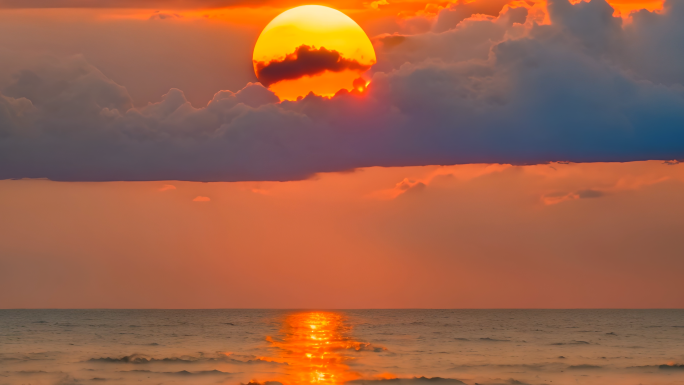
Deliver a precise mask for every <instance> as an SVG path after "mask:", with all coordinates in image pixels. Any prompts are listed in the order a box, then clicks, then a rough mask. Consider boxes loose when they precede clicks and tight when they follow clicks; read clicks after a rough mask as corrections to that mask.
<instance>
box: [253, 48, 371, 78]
mask: <svg viewBox="0 0 684 385" xmlns="http://www.w3.org/2000/svg"><path fill="white" fill-rule="evenodd" d="M370 67H371V65H367V64H361V63H359V62H357V61H356V60H351V59H345V58H344V57H342V55H341V54H340V53H339V52H337V51H335V50H328V49H326V48H325V47H321V48H318V49H316V48H315V47H310V46H308V45H302V46H300V47H298V48H297V49H296V50H295V52H293V53H291V54H289V55H287V56H286V57H285V58H284V59H282V60H272V61H270V62H268V63H266V62H257V63H256V73H257V78H259V81H260V82H261V84H263V85H265V86H267V87H268V86H270V85H271V84H274V83H277V82H279V81H281V80H293V79H299V78H301V77H304V76H314V75H319V74H322V73H323V72H325V71H331V72H341V71H344V70H354V71H367V70H368V69H369V68H370Z"/></svg>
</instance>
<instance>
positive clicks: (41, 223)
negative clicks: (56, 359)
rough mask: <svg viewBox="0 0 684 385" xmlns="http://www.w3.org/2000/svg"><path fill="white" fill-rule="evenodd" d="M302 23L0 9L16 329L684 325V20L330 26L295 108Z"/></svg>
mask: <svg viewBox="0 0 684 385" xmlns="http://www.w3.org/2000/svg"><path fill="white" fill-rule="evenodd" d="M303 4H305V3H301V2H298V1H294V0H263V1H257V2H255V1H249V2H247V1H239V0H225V1H208V0H207V1H204V0H175V1H163V2H162V1H157V0H143V1H128V0H105V1H98V2H93V1H88V0H51V1H49V2H48V1H43V0H22V1H14V0H0V186H1V187H0V308H403V307H415V308H660V307H665V308H671V307H677V308H681V307H683V306H684V296H682V294H681V293H684V283H682V282H681V279H680V278H679V277H680V276H681V274H682V273H683V272H684V260H682V258H681V255H684V244H683V243H682V242H681V240H680V238H681V236H680V234H681V233H682V231H683V230H684V219H682V218H684V216H683V215H682V214H684V204H682V203H681V196H682V193H683V192H684V166H682V163H680V162H679V161H680V160H684V129H683V127H684V48H682V47H684V22H683V21H684V20H683V19H684V3H682V2H680V1H672V0H670V1H660V0H657V1H649V0H640V1H632V0H613V1H605V0H592V1H590V2H585V1H572V2H570V1H568V0H547V1H520V0H514V1H507V0H474V1H436V2H432V1H425V0H380V1H356V0H331V1H328V2H322V3H318V4H321V5H326V6H330V7H333V8H335V9H338V10H340V11H342V12H344V13H345V14H346V15H348V16H349V17H351V18H352V19H353V20H354V21H356V22H357V23H358V24H359V25H360V27H361V28H363V30H364V31H365V32H366V34H367V36H368V38H369V39H370V41H371V42H372V44H373V47H374V50H375V54H376V59H377V60H376V63H375V64H374V65H373V66H372V67H370V69H369V70H368V71H367V72H365V73H364V74H363V76H364V79H365V80H366V81H367V84H368V85H367V88H365V89H363V90H362V92H340V93H338V94H336V95H335V96H333V97H322V96H317V95H313V94H312V95H308V96H306V97H304V98H303V99H301V100H292V101H286V100H280V99H279V97H278V96H277V95H276V94H275V93H274V92H273V90H272V89H269V88H268V87H267V86H269V84H266V86H264V85H262V84H261V83H259V79H258V78H257V76H256V75H255V73H254V66H253V62H252V55H253V49H254V46H255V44H256V41H257V39H258V37H259V34H260V32H261V31H262V30H263V29H264V27H265V26H266V25H267V24H268V23H269V22H270V21H271V20H272V19H273V18H274V17H276V16H277V15H279V14H280V13H281V12H283V11H285V10H287V9H290V8H292V7H295V6H298V5H303ZM48 7H49V8H48ZM317 52H318V53H321V52H322V53H325V54H328V53H330V51H323V50H320V51H317ZM333 52H334V51H333ZM290 64H291V63H290ZM288 65H289V64H288ZM292 65H297V63H294V64H292ZM363 69H364V70H365V69H366V67H363ZM298 70H302V69H301V68H299V69H298ZM318 70H320V69H318Z"/></svg>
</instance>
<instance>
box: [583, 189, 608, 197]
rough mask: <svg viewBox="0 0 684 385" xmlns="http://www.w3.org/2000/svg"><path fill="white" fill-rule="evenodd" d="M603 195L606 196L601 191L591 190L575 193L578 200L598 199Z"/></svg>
mask: <svg viewBox="0 0 684 385" xmlns="http://www.w3.org/2000/svg"><path fill="white" fill-rule="evenodd" d="M604 195H606V194H605V193H604V192H603V191H599V190H592V189H587V190H580V191H578V192H577V196H578V197H580V199H587V198H600V197H602V196H604Z"/></svg>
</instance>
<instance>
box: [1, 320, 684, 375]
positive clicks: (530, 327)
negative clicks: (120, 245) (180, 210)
mask: <svg viewBox="0 0 684 385" xmlns="http://www.w3.org/2000/svg"><path fill="white" fill-rule="evenodd" d="M250 382H251V383H252V384H253V385H254V384H255V383H260V384H264V383H266V384H268V385H277V384H275V383H276V382H279V383H281V384H285V385H288V384H321V385H335V384H343V383H350V384H357V385H362V384H369V385H370V384H379V385H382V384H386V385H419V384H433V385H457V384H462V383H463V384H468V385H474V384H481V385H485V384H489V385H491V384H551V383H553V384H602V385H612V384H633V385H637V384H684V310H345V311H283V310H0V384H32V385H40V384H48V385H72V384H107V385H109V384H112V385H114V384H198V385H202V384H235V385H238V384H248V383H250ZM269 383H270V384H269Z"/></svg>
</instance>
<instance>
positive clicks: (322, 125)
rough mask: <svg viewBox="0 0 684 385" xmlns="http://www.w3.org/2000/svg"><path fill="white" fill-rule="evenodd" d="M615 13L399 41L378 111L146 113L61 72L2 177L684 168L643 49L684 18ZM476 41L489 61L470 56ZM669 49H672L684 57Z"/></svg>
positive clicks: (259, 105)
mask: <svg viewBox="0 0 684 385" xmlns="http://www.w3.org/2000/svg"><path fill="white" fill-rule="evenodd" d="M606 6H607V4H605V2H604V1H603V0H593V1H592V3H589V4H588V5H587V4H583V3H580V4H578V5H574V6H572V5H570V4H569V3H568V2H567V0H550V1H549V7H550V12H551V14H552V15H551V16H552V20H554V24H553V25H550V26H548V25H543V26H537V25H535V24H534V23H532V22H530V21H528V22H527V24H526V26H525V27H523V26H522V25H520V24H519V23H517V22H513V21H512V20H513V19H512V17H513V18H515V20H518V21H520V20H521V15H523V12H522V11H516V10H509V11H508V12H507V13H504V14H502V15H501V16H500V17H499V18H493V19H488V20H464V21H462V22H461V23H459V25H458V26H457V27H456V28H454V29H452V30H450V31H447V32H444V33H441V34H439V33H428V34H422V35H415V36H401V37H397V36H395V37H383V38H382V39H394V40H395V41H394V42H393V44H384V42H386V41H389V40H384V41H383V42H382V44H380V45H378V58H379V61H380V58H385V59H384V60H386V62H387V63H390V64H388V65H386V67H384V68H383V67H380V65H378V66H376V68H375V69H374V75H373V80H372V83H371V86H370V87H369V89H368V91H367V92H366V94H365V95H363V96H358V95H354V94H349V93H340V94H338V95H337V96H336V97H334V98H331V99H326V98H320V97H317V96H314V95H310V96H308V97H306V98H304V99H303V100H301V101H298V102H289V101H284V102H278V99H277V98H276V97H275V96H274V95H273V94H272V93H271V92H270V91H269V90H267V89H266V88H264V87H263V86H261V85H260V84H249V85H248V86H246V87H245V88H244V89H242V90H241V91H239V92H237V93H233V92H230V91H221V92H219V93H217V94H216V95H215V97H214V98H213V100H211V102H210V103H209V104H208V105H207V106H206V107H203V108H194V107H193V106H192V105H191V104H190V103H189V102H187V100H186V98H185V96H184V94H183V92H182V91H180V90H177V89H172V90H171V91H169V92H168V93H167V94H166V95H164V97H163V98H162V101H160V102H158V103H153V104H150V105H148V106H146V107H144V108H132V107H131V105H132V103H131V100H130V97H128V95H127V93H126V90H125V89H124V88H123V87H121V86H119V85H117V84H116V83H114V82H113V81H111V80H109V79H108V78H107V77H106V76H104V75H103V74H102V73H101V72H100V71H98V70H97V69H96V68H94V67H92V66H90V65H89V64H88V63H87V62H85V60H83V59H82V58H74V59H72V60H70V61H65V62H55V63H52V64H51V65H49V66H45V67H43V68H38V69H34V70H32V71H24V72H20V73H19V74H17V76H16V77H15V79H14V81H13V82H12V83H11V84H10V85H9V86H8V87H7V88H6V89H5V90H4V91H3V95H4V96H2V98H0V124H1V125H0V178H2V179H7V178H25V177H32V178H39V177H47V178H50V179H55V180H93V181H95V180H173V179H180V180H201V181H219V180H220V181H236V180H292V179H302V178H307V177H309V176H311V175H312V174H315V173H317V172H330V171H343V170H349V169H353V168H357V167H365V166H413V165H426V164H457V163H479V162H484V163H513V164H528V163H543V162H549V161H573V162H594V161H635V160H645V159H662V160H669V159H681V158H683V157H684V88H683V87H682V85H681V80H679V78H678V76H679V75H678V73H677V72H676V70H673V71H674V72H672V74H671V75H668V77H667V80H668V81H667V82H665V81H662V80H660V81H659V80H656V81H648V80H645V79H649V76H650V75H649V73H650V72H649V71H655V69H654V68H657V65H658V64H657V63H655V64H653V63H652V64H649V65H650V66H651V67H640V65H641V64H640V63H639V62H636V61H634V60H633V58H634V57H635V56H634V55H636V52H639V49H640V48H639V47H640V46H639V45H635V46H632V45H630V44H631V43H630V41H631V40H630V39H628V37H629V36H630V34H641V33H643V34H644V36H661V35H660V33H661V32H659V31H660V30H661V29H663V28H664V27H662V25H660V24H659V23H665V24H667V23H669V24H667V25H669V27H668V28H670V29H676V28H679V31H681V32H679V33H680V34H684V31H682V28H683V27H681V26H683V25H684V23H681V21H684V15H683V14H682V12H680V10H679V7H680V6H678V5H673V3H669V5H668V12H667V13H665V14H662V15H660V14H654V13H648V14H646V13H643V12H642V13H641V14H640V16H639V17H640V18H642V21H635V23H634V24H633V25H631V26H629V28H625V29H623V28H622V26H620V28H619V29H616V27H615V25H616V24H615V23H616V22H617V21H616V19H615V18H613V17H612V16H610V15H608V16H606V15H607V13H606V12H607V11H606V9H607V8H606ZM523 11H524V10H523ZM511 12H517V14H516V13H511ZM594 13H599V14H600V15H603V16H600V17H598V16H597V17H589V16H587V15H590V16H591V15H594ZM594 16H596V15H594ZM647 18H651V19H648V20H650V21H649V22H648V23H646V22H643V20H646V19H647ZM673 20H679V21H680V23H679V24H677V23H675V22H674V21H673ZM582 23H585V24H586V25H587V28H586V29H585V28H582ZM654 25H658V27H654ZM586 30H591V31H593V32H592V33H593V34H595V35H597V36H599V38H597V40H596V41H590V40H589V39H588V35H586V34H585V31H586ZM649 34H650V35H649ZM466 36H468V37H469V39H466ZM600 36H605V37H600ZM602 41H603V42H609V43H605V44H604V43H601V42H602ZM415 42H420V44H418V43H415ZM471 42H472V44H473V45H475V46H478V45H480V46H478V47H477V48H474V49H472V50H470V51H468V50H467V45H468V44H469V43H471ZM669 42H670V44H671V45H668V44H667V42H658V44H659V46H660V47H661V49H669V50H674V51H675V52H677V53H678V54H681V53H682V49H683V48H682V47H684V46H682V45H677V44H678V40H677V39H671V40H669ZM416 47H418V48H416ZM421 47H423V48H421ZM485 48H486V49H485ZM417 49H418V52H416V50H417ZM649 49H650V47H649ZM459 50H465V51H466V52H465V53H463V54H458V53H452V52H458V51H459ZM664 55H671V56H672V55H675V57H676V55H677V54H672V53H668V54H664ZM679 63H680V64H681V63H682V61H679ZM663 65H665V66H670V64H669V63H666V64H663ZM666 68H667V67H666ZM672 68H674V67H672Z"/></svg>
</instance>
